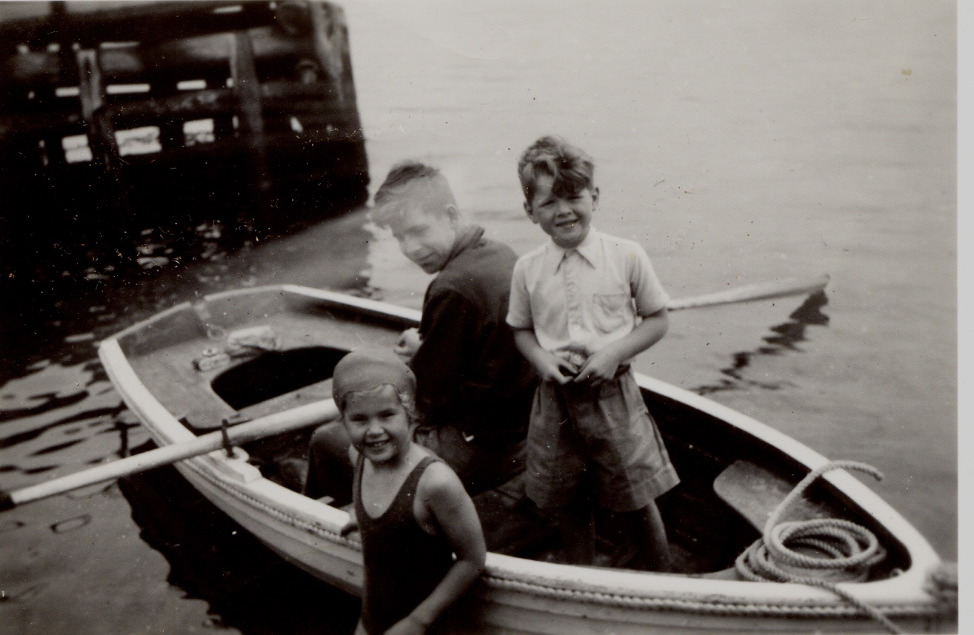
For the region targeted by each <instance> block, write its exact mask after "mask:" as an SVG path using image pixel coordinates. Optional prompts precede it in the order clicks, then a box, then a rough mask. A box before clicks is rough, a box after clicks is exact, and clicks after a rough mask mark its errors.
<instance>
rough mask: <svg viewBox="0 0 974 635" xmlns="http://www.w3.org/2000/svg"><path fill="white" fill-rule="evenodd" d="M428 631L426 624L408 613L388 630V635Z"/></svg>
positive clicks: (414, 634) (410, 634)
mask: <svg viewBox="0 0 974 635" xmlns="http://www.w3.org/2000/svg"><path fill="white" fill-rule="evenodd" d="M425 632H426V626H425V625H423V624H421V623H420V621H419V620H418V619H416V618H414V617H413V616H412V615H407V616H406V617H404V618H402V619H401V620H399V621H398V622H396V623H395V624H393V625H392V628H390V629H389V630H387V631H386V635H422V634H423V633H425Z"/></svg>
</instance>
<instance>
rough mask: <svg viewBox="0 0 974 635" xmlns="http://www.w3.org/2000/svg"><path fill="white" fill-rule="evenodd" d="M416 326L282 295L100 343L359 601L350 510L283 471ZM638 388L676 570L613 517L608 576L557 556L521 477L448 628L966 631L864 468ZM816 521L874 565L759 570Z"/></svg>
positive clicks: (925, 554) (343, 301)
mask: <svg viewBox="0 0 974 635" xmlns="http://www.w3.org/2000/svg"><path fill="white" fill-rule="evenodd" d="M418 320H419V313H418V312H416V311H414V310H410V309H405V308H401V307H396V306H392V305H389V304H385V303H382V302H377V301H374V300H370V299H364V298H359V297H354V296H350V295H345V294H341V293H336V292H331V291H325V290H319V289H312V288H307V287H300V286H294V285H275V286H268V287H259V288H251V289H243V290H234V291H228V292H223V293H218V294H214V295H211V296H207V297H204V298H203V299H201V300H200V301H198V302H195V303H183V304H180V305H178V306H175V307H173V308H171V309H168V310H166V311H163V312H161V313H159V314H157V315H155V316H153V317H151V318H149V319H147V320H145V321H143V322H140V323H138V324H135V325H134V326H131V327H129V328H127V329H125V330H123V331H121V332H120V333H118V334H117V335H115V336H113V337H110V338H108V339H106V340H104V341H102V342H101V343H100V344H99V356H100V358H101V361H102V364H103V365H104V367H105V369H106V371H107V372H108V375H109V377H110V379H111V381H112V382H113V384H114V385H115V387H116V388H117V390H118V392H119V393H120V394H121V396H122V398H123V399H124V400H125V402H126V404H127V405H128V407H129V408H130V409H131V411H132V412H133V413H135V415H136V416H137V417H138V418H139V419H140V420H141V422H142V424H143V425H144V426H145V427H146V429H147V430H148V431H149V433H150V434H151V435H152V437H153V438H154V440H155V442H156V444H157V445H159V446H160V451H162V450H166V449H172V450H173V451H174V452H176V451H178V450H179V449H180V448H188V447H190V446H192V444H194V443H196V444H200V445H199V447H197V448H196V449H194V450H187V451H186V452H185V456H188V457H189V458H185V459H184V460H181V461H179V462H178V463H176V467H177V468H178V469H179V471H180V472H181V473H182V474H183V476H184V477H185V478H186V479H187V480H188V481H189V482H190V483H191V484H192V485H193V486H194V487H195V488H196V489H198V490H199V491H200V492H201V493H202V494H203V495H204V496H205V497H206V498H208V499H209V500H210V501H211V502H212V503H213V504H214V505H216V506H217V507H218V508H220V509H221V510H223V511H224V512H225V513H226V514H227V515H229V516H230V517H231V518H232V519H234V520H235V521H236V522H237V523H238V524H239V525H241V526H242V527H243V528H244V529H246V530H247V531H249V532H251V533H252V534H253V535H254V536H256V537H257V538H258V539H259V540H260V541H261V542H263V543H264V544H266V545H267V546H268V547H269V548H270V549H272V550H273V551H275V552H276V553H278V554H280V555H281V556H282V557H283V558H285V559H287V560H288V561H289V562H291V563H293V564H294V565H297V566H298V567H300V568H302V569H304V570H306V571H308V572H310V573H312V574H313V575H315V576H317V577H319V578H321V579H322V580H325V581H326V582H328V583H329V584H332V585H335V586H337V587H339V588H341V589H343V590H345V591H347V592H348V593H351V594H359V593H360V592H361V589H362V577H363V570H362V562H361V548H360V543H359V541H358V539H357V536H356V535H355V534H352V535H351V536H348V537H343V536H342V535H341V534H340V530H341V528H342V527H343V526H344V525H345V523H346V521H347V520H348V513H347V512H346V511H345V510H344V509H341V508H338V507H335V506H333V505H331V504H329V500H328V499H322V500H313V499H311V498H308V497H306V496H304V495H303V494H301V493H300V484H298V483H295V482H293V480H289V479H288V477H287V474H286V473H285V470H283V469H282V468H281V466H282V465H283V464H284V463H285V462H286V459H289V458H290V459H294V458H299V459H300V457H301V456H302V454H303V453H304V451H305V447H306V440H307V438H308V436H309V434H310V430H311V429H312V428H313V427H314V426H316V425H318V424H321V423H324V422H325V421H328V420H331V419H334V418H335V417H337V410H336V408H335V406H334V402H333V401H331V400H330V396H331V388H330V376H331V373H332V370H333V368H334V365H335V363H336V362H337V361H338V360H339V359H340V358H341V357H342V356H343V355H344V354H345V353H346V352H347V351H349V350H352V349H356V348H360V347H391V346H393V345H394V343H395V341H396V339H397V337H398V334H399V333H400V331H401V330H402V329H404V328H407V327H411V326H415V325H416V324H417V323H418ZM637 380H638V384H639V386H640V388H641V390H642V394H643V397H644V399H645V401H646V404H647V406H648V407H649V409H650V411H651V412H652V413H653V414H654V417H655V419H656V421H657V424H658V426H659V428H660V431H661V433H662V434H663V437H664V440H665V442H666V445H667V447H668V449H669V452H670V455H671V458H672V460H673V462H674V464H675V466H676V468H677V471H678V472H679V474H680V476H681V479H682V482H681V484H680V485H679V486H678V487H677V488H676V489H674V490H673V491H671V492H670V493H668V494H666V495H665V496H664V497H663V498H662V499H661V500H660V509H661V512H662V514H663V517H664V521H665V523H666V525H667V530H668V535H669V538H670V541H671V544H672V546H673V549H674V552H675V554H676V555H677V561H678V567H677V568H678V571H675V572H667V573H654V572H645V571H636V570H632V569H627V568H626V567H625V562H626V560H625V553H624V551H625V549H624V548H620V547H624V545H620V544H619V543H620V541H619V540H615V539H614V534H613V523H612V518H611V517H608V518H604V519H600V522H599V532H600V542H599V547H600V548H599V561H598V566H590V567H581V566H574V565H568V564H563V563H560V562H558V557H557V549H558V547H557V545H556V544H553V537H552V534H551V532H550V531H548V530H547V526H546V524H545V523H544V522H543V520H542V519H541V518H540V516H539V515H538V514H537V512H536V510H534V509H533V508H532V506H531V505H530V504H529V503H528V502H527V501H526V500H525V499H524V497H523V493H522V490H520V489H519V487H518V483H519V479H517V478H515V479H514V480H512V481H511V482H510V483H506V484H504V485H502V486H501V487H498V488H497V489H495V490H490V491H488V492H485V493H483V494H479V495H478V496H476V497H475V503H476V505H477V507H478V511H479V512H480V515H481V520H482V524H483V526H484V530H485V535H486V537H487V541H488V548H489V550H490V553H488V557H487V567H486V571H485V574H484V575H483V578H482V580H481V581H480V582H479V583H478V586H476V587H475V589H474V590H473V591H472V592H471V593H470V594H469V595H468V597H467V598H465V599H464V600H463V601H462V602H461V603H459V604H458V605H457V606H455V607H453V609H451V611H450V612H449V613H448V614H447V615H446V616H444V618H443V622H444V627H445V629H446V631H447V632H504V633H568V632H593V633H594V632H600V633H601V632H613V633H629V632H639V633H647V632H666V633H672V632H678V631H684V632H707V631H714V632H727V631H747V632H776V633H778V632H876V631H878V630H882V629H884V628H885V629H887V630H893V629H896V628H900V629H903V630H906V631H911V632H949V631H951V630H952V629H954V628H956V623H957V622H956V620H957V608H956V596H953V601H952V600H951V595H950V592H949V589H945V588H944V585H938V584H937V581H938V579H940V578H939V577H938V575H937V572H938V571H940V569H939V568H938V567H940V566H941V565H942V563H941V562H940V559H939V558H938V556H937V554H936V553H935V551H934V550H933V548H932V547H931V546H930V545H929V544H928V542H927V541H926V540H925V539H924V538H923V537H922V536H921V535H920V534H919V532H918V531H917V530H916V529H915V528H914V527H913V526H911V524H910V523H909V522H907V521H906V520H905V519H904V518H903V517H902V516H900V514H898V513H897V512H896V511H895V510H893V509H892V508H891V507H890V506H889V505H888V504H887V503H886V502H884V501H883V500H882V499H881V498H880V497H879V496H878V495H877V494H876V493H874V492H873V491H872V490H871V489H869V488H868V487H866V486H865V485H864V484H863V483H862V482H860V480H858V479H857V478H855V477H854V476H853V475H852V474H851V472H850V470H851V469H852V468H855V467H857V466H855V465H849V464H839V467H840V468H845V469H834V470H827V468H829V467H831V464H830V463H829V461H828V460H827V459H826V458H825V457H823V456H822V455H820V454H818V453H817V452H815V451H813V450H811V449H810V448H808V447H806V446H804V445H802V444H801V443H798V442H797V441H795V440H794V439H792V438H790V437H788V436H785V435H783V434H781V433H779V432H777V431H775V430H774V429H772V428H771V427H769V426H767V425H765V424H763V423H760V422H758V421H756V420H754V419H752V418H750V417H747V416H745V415H743V414H740V413H738V412H736V411H733V410H731V409H729V408H726V407H724V406H722V405H720V404H717V403H715V402H713V401H710V400H708V399H705V398H703V397H701V396H699V395H696V394H693V393H690V392H687V391H685V390H682V389H680V388H678V387H675V386H672V385H669V384H667V383H665V382H662V381H659V380H657V379H654V378H651V377H648V376H645V375H637ZM213 439H217V442H216V443H215V444H211V445H209V446H206V444H205V443H203V442H204V440H210V441H212V440H213ZM210 441H207V443H209V442H210ZM221 441H222V443H221ZM204 446H205V447H204ZM201 449H202V450H203V451H205V453H203V454H200V451H201ZM194 453H195V454H196V455H195V456H194V455H193V454H194ZM132 458H136V457H132ZM170 460H171V457H170ZM820 472H824V473H823V474H821V475H820V476H819V473H820ZM796 485H798V486H799V487H801V488H802V491H801V492H800V495H796V494H795V493H794V492H793V488H794V487H795V486H796ZM789 492H793V493H792V494H789ZM786 498H787V499H788V500H785V499H786ZM789 523H790V524H789ZM815 523H819V524H821V523H825V524H827V525H829V526H831V527H840V528H848V527H852V528H853V529H852V531H855V532H860V533H857V534H855V537H854V538H851V539H849V540H848V541H847V542H849V543H850V544H852V546H854V547H858V548H859V551H860V554H861V555H863V556H864V558H863V559H864V560H865V563H863V559H860V560H859V562H858V563H852V562H851V559H852V558H853V556H846V555H844V552H843V554H838V555H836V554H832V555H833V556H834V559H836V560H838V561H839V565H840V566H839V567H838V570H837V571H836V570H835V568H834V567H833V568H832V569H829V570H824V571H815V570H813V571H811V572H809V571H808V570H807V569H802V570H799V569H798V568H797V566H796V565H794V564H793V563H792V564H784V565H782V566H781V567H779V569H778V570H779V571H781V570H784V571H785V573H786V576H785V577H784V579H783V581H775V580H772V579H769V576H767V575H756V574H755V570H756V569H757V567H756V566H750V568H748V567H749V565H748V562H749V561H753V554H754V553H756V551H755V547H758V550H757V552H760V549H759V547H760V545H761V544H762V541H765V543H767V541H768V540H771V541H772V543H771V546H770V547H769V548H771V549H772V550H773V551H774V552H775V553H777V550H778V548H780V547H782V546H783V545H784V547H783V548H784V549H785V551H786V552H788V553H798V554H799V555H801V554H802V553H805V554H806V555H807V553H809V548H808V547H807V546H805V547H804V548H803V547H801V546H799V547H789V546H788V545H787V544H785V541H786V537H785V536H784V534H783V533H782V532H781V531H779V530H782V529H784V530H790V529H792V528H798V527H801V528H805V527H807V526H808V525H809V524H815ZM837 531H838V530H837ZM785 533H786V532H785ZM863 536H865V537H863ZM775 541H777V542H775ZM812 551H814V549H812ZM744 553H748V554H751V556H749V557H741V554H744ZM748 558H751V560H748ZM843 558H847V560H849V561H847V560H844V559H843ZM815 559H818V560H823V558H821V557H819V556H815ZM757 560H761V558H760V557H758V558H757Z"/></svg>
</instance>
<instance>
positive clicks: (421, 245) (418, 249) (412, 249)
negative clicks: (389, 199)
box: [390, 200, 457, 273]
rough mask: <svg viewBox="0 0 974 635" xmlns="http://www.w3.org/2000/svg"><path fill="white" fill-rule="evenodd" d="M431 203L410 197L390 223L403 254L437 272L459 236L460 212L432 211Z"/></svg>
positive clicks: (428, 270)
mask: <svg viewBox="0 0 974 635" xmlns="http://www.w3.org/2000/svg"><path fill="white" fill-rule="evenodd" d="M428 204H429V203H424V202H423V201H412V200H406V201H404V202H403V203H402V207H401V208H400V210H401V211H400V214H399V215H398V216H397V218H396V220H395V222H393V223H392V224H391V225H390V229H391V230H392V235H393V236H395V238H396V241H397V242H398V243H399V249H400V250H401V251H402V253H403V255H405V256H406V257H407V258H409V259H410V260H412V261H413V262H414V263H416V264H417V265H419V267H420V268H422V270H423V271H425V272H426V273H437V272H438V271H440V270H441V269H443V267H444V266H445V265H446V261H447V259H448V258H449V257H450V253H451V252H452V251H453V243H454V242H455V241H456V239H457V222H456V215H455V214H451V213H450V211H449V210H447V211H445V212H444V213H443V214H431V213H428V212H427V210H426V206H427V205H428Z"/></svg>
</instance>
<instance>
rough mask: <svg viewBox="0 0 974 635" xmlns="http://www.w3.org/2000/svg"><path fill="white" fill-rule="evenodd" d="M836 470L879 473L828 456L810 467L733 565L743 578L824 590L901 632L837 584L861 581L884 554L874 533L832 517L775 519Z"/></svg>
mask: <svg viewBox="0 0 974 635" xmlns="http://www.w3.org/2000/svg"><path fill="white" fill-rule="evenodd" d="M837 469H851V470H859V471H861V472H866V473H868V474H871V475H872V476H874V477H876V479H877V480H882V478H883V474H882V472H880V471H879V470H877V469H876V468H875V467H873V466H871V465H867V464H865V463H858V462H856V461H833V462H831V463H826V464H825V465H823V466H821V467H819V468H818V469H816V470H813V471H812V472H810V473H809V474H808V475H807V476H806V477H805V478H804V479H802V480H801V482H800V483H798V485H796V486H795V488H794V489H793V490H792V491H791V492H790V493H789V494H788V495H787V496H786V497H785V499H784V500H783V501H781V504H779V505H778V507H777V508H776V509H775V510H774V512H773V513H772V514H771V516H770V517H769V518H768V522H767V523H766V524H765V526H764V535H763V536H762V537H761V538H760V539H759V540H757V541H755V543H754V544H752V545H751V546H750V547H749V548H748V549H747V550H745V551H744V553H742V554H741V555H740V556H738V558H737V561H736V562H735V563H734V564H735V568H736V569H737V572H738V573H739V574H740V575H741V576H742V577H744V578H745V579H747V580H752V581H755V582H761V581H769V580H770V581H775V582H792V583H799V584H807V585H810V586H817V587H821V588H824V589H828V590H829V591H831V592H832V593H835V594H836V595H838V596H839V597H841V598H843V599H844V600H846V601H848V602H849V603H851V604H853V605H854V606H856V607H858V608H859V609H860V610H861V611H863V612H864V613H866V614H867V615H869V616H870V617H872V618H873V619H875V620H876V621H877V622H879V623H880V624H882V625H883V626H884V627H885V628H886V629H887V630H888V631H889V632H890V633H900V632H902V631H901V630H900V629H899V628H898V627H897V626H896V625H895V624H893V622H891V621H890V620H889V618H887V617H886V616H885V615H883V614H882V613H881V612H880V611H879V610H878V609H877V608H875V607H873V606H870V605H869V604H866V603H865V602H863V601H862V600H860V599H859V598H857V597H855V596H853V595H852V594H850V593H849V592H848V591H845V590H843V589H841V588H840V587H839V586H837V582H840V581H861V580H866V579H867V578H868V576H869V570H870V569H871V568H872V566H873V565H875V564H877V563H879V562H881V561H882V560H883V559H884V558H885V557H886V550H885V549H883V547H882V546H881V545H880V544H879V540H877V539H876V536H875V534H873V533H872V532H871V531H869V530H868V529H866V528H865V527H863V526H861V525H857V524H856V523H853V522H851V521H848V520H841V519H836V518H817V519H813V520H804V521H789V522H780V519H781V517H782V515H783V514H784V512H785V510H786V509H787V507H788V506H789V505H790V504H791V503H792V501H794V500H795V499H797V498H798V497H799V496H801V495H802V492H804V491H805V489H806V488H808V486H809V485H811V484H812V482H814V481H815V479H817V478H818V477H820V476H821V475H822V474H824V473H825V472H828V471H830V470H837ZM800 550H801V551H800ZM810 551H811V552H813V553H814V554H815V555H812V554H811V553H809V552H810Z"/></svg>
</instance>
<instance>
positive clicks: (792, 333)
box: [693, 291, 829, 395]
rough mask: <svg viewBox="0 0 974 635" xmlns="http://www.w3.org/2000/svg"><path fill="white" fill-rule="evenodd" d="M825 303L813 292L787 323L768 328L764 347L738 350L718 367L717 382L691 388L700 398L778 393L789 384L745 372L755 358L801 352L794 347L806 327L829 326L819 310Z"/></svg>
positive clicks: (803, 335) (820, 295)
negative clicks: (754, 391) (741, 392)
mask: <svg viewBox="0 0 974 635" xmlns="http://www.w3.org/2000/svg"><path fill="white" fill-rule="evenodd" d="M826 304H828V298H827V297H826V295H825V291H819V292H817V293H813V294H812V295H810V296H808V298H806V299H805V302H803V303H802V305H801V306H800V307H798V308H797V309H796V310H795V311H794V312H793V313H792V314H791V315H789V316H788V318H789V319H788V321H787V322H783V323H782V324H778V325H776V326H772V327H771V329H770V330H771V334H770V335H766V336H764V337H763V338H761V339H762V340H763V341H764V342H766V345H764V346H759V347H758V348H757V349H756V350H753V351H741V352H738V353H734V355H733V356H732V359H733V363H732V364H731V365H730V366H729V367H727V368H721V369H720V373H721V374H722V375H724V377H723V378H721V379H720V380H719V381H718V382H717V383H713V384H705V385H703V386H698V387H696V388H694V389H693V392H696V393H697V394H700V395H709V394H713V393H716V392H721V391H725V390H743V389H746V388H758V389H762V390H778V389H779V388H782V387H784V386H787V385H790V382H787V381H779V382H767V381H758V380H756V379H751V378H749V377H747V376H746V371H747V369H748V368H749V367H750V366H751V363H752V361H754V359H755V358H756V357H761V356H775V355H781V354H782V353H785V352H801V348H799V347H798V344H799V343H800V342H804V341H805V330H806V329H807V327H809V326H825V325H827V324H828V323H829V317H828V316H827V315H825V314H824V313H822V311H821V309H822V307H824V306H825V305H826Z"/></svg>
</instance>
